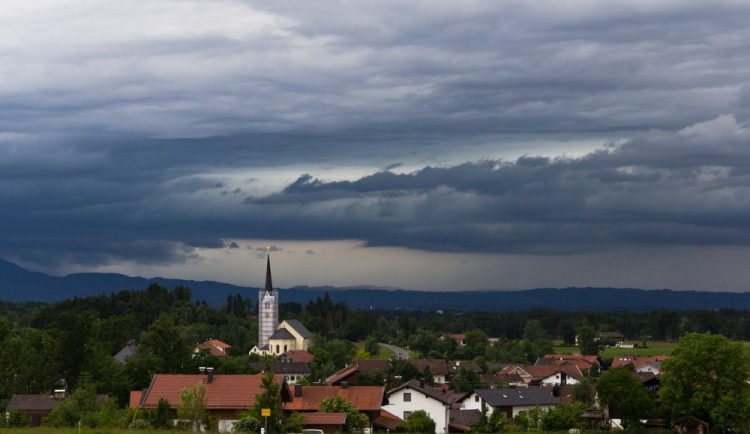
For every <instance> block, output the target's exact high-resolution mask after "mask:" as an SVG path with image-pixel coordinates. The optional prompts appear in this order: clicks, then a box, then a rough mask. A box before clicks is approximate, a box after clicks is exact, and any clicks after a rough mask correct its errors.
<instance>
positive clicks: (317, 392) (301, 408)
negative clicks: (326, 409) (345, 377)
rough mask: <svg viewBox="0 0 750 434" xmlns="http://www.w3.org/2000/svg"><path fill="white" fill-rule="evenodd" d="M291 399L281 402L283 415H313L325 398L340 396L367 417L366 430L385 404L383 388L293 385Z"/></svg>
mask: <svg viewBox="0 0 750 434" xmlns="http://www.w3.org/2000/svg"><path fill="white" fill-rule="evenodd" d="M291 390H292V397H291V399H289V400H288V401H284V402H282V404H281V405H282V408H283V410H284V412H285V413H287V414H288V413H291V412H293V411H297V412H300V413H315V412H318V411H319V410H320V402H321V401H322V400H324V399H326V398H333V397H335V396H340V397H342V398H344V399H345V400H347V401H349V402H351V403H352V404H353V405H354V407H356V408H357V410H359V412H360V413H364V414H365V415H367V419H368V421H369V424H368V429H370V430H371V429H372V428H373V423H374V422H375V420H376V418H378V416H380V408H381V406H382V405H383V404H384V403H385V402H386V401H385V400H386V396H385V387H383V386H350V385H348V384H346V383H344V384H342V385H341V386H302V385H300V384H295V385H294V386H292V387H291Z"/></svg>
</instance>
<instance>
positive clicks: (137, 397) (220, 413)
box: [130, 368, 292, 432]
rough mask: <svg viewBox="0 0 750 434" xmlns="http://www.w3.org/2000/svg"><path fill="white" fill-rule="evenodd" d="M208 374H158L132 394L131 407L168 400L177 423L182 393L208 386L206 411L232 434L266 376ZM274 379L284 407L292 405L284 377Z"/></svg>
mask: <svg viewBox="0 0 750 434" xmlns="http://www.w3.org/2000/svg"><path fill="white" fill-rule="evenodd" d="M209 370H211V368H209ZM209 370H206V371H205V372H203V373H201V374H198V375H184V374H156V375H155V376H154V378H153V380H151V385H149V387H148V389H146V390H143V391H132V392H131V393H130V406H131V407H133V408H145V409H153V408H156V406H157V404H158V403H159V400H160V399H161V398H165V399H166V400H167V401H168V402H169V405H170V407H171V409H172V416H173V417H174V418H175V419H176V418H177V406H178V405H179V404H180V392H181V391H182V390H183V389H186V388H192V387H195V386H198V385H200V384H203V385H205V386H206V410H207V411H208V413H209V414H210V415H211V417H213V418H214V419H215V420H217V421H218V422H219V431H222V432H224V431H231V429H232V428H233V424H234V422H236V421H238V420H239V416H238V412H240V411H243V410H247V409H248V408H250V407H252V405H253V404H255V396H256V395H257V394H259V393H261V392H263V388H262V387H261V385H262V382H261V379H262V377H263V375H262V374H256V375H214V374H213V372H212V370H211V371H209ZM274 377H275V379H276V381H277V382H278V383H279V384H280V385H281V387H280V392H279V393H280V395H281V401H282V403H285V402H288V401H291V399H292V394H291V391H290V390H289V386H287V384H286V382H285V381H284V379H283V377H281V376H278V375H276V376H274Z"/></svg>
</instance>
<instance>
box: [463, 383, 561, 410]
mask: <svg viewBox="0 0 750 434" xmlns="http://www.w3.org/2000/svg"><path fill="white" fill-rule="evenodd" d="M474 393H476V394H477V395H479V396H480V397H481V398H482V399H483V400H485V401H486V402H487V404H489V405H491V406H492V407H508V406H519V405H558V404H559V403H560V400H559V399H557V398H555V397H554V396H553V395H552V393H550V392H549V391H548V390H547V389H545V388H543V387H524V388H519V389H477V390H475V391H474Z"/></svg>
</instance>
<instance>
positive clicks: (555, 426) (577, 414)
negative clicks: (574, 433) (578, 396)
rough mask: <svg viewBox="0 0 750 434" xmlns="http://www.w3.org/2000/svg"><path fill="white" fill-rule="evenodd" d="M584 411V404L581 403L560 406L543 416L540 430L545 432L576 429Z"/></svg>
mask: <svg viewBox="0 0 750 434" xmlns="http://www.w3.org/2000/svg"><path fill="white" fill-rule="evenodd" d="M584 411H586V404H584V403H582V402H572V403H570V404H560V405H559V406H557V407H556V408H553V409H551V410H550V411H548V412H547V413H545V414H544V417H543V418H542V428H543V429H544V430H546V431H563V430H569V429H571V428H576V427H578V426H579V425H580V424H581V415H582V414H583V412H584Z"/></svg>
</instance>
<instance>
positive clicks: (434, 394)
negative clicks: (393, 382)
mask: <svg viewBox="0 0 750 434" xmlns="http://www.w3.org/2000/svg"><path fill="white" fill-rule="evenodd" d="M406 388H408V389H412V390H414V391H417V392H420V393H422V394H423V395H426V396H429V397H430V398H433V399H436V400H438V401H440V402H442V403H443V404H447V405H451V404H453V399H454V398H453V396H452V395H450V394H448V393H446V392H441V391H439V390H438V389H435V388H434V387H431V386H426V385H424V383H422V382H420V381H419V380H409V381H407V382H406V383H404V384H402V385H400V386H398V387H394V388H393V389H391V390H389V391H388V395H389V396H390V395H391V394H392V393H393V392H396V391H398V390H401V389H406Z"/></svg>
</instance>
